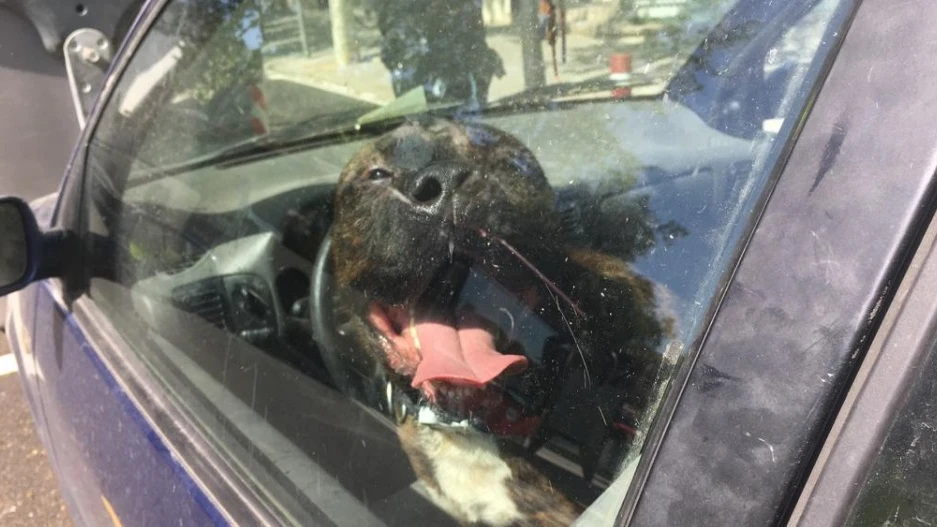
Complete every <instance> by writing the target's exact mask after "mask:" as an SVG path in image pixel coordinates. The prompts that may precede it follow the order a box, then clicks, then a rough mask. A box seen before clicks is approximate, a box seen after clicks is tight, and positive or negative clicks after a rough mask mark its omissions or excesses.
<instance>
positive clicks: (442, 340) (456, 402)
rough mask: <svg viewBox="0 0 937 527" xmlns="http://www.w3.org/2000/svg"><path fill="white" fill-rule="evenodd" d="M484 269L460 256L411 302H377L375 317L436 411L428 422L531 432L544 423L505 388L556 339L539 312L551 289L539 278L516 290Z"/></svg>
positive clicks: (400, 365) (393, 353)
mask: <svg viewBox="0 0 937 527" xmlns="http://www.w3.org/2000/svg"><path fill="white" fill-rule="evenodd" d="M478 267H479V266H477V265H474V264H473V261H472V259H464V258H463V259H459V258H456V259H455V261H454V262H453V263H451V264H450V265H448V266H447V267H446V268H444V269H443V270H441V271H440V272H439V274H438V275H437V277H436V279H434V280H433V281H432V285H431V286H430V287H429V289H428V290H427V291H426V292H424V293H423V294H422V295H419V296H418V297H417V299H416V300H414V301H412V302H411V303H410V304H409V305H387V304H384V303H381V302H380V301H372V302H371V303H370V304H369V306H368V318H369V321H370V322H371V324H372V326H373V327H374V328H375V329H377V331H378V332H379V333H380V334H381V335H382V337H383V338H384V351H385V353H386V354H387V360H388V364H389V366H390V367H391V368H393V369H394V371H396V372H397V373H398V374H400V375H402V376H404V377H406V378H408V379H409V381H410V387H411V388H413V389H415V390H418V391H419V393H420V396H421V404H423V405H424V406H425V407H428V408H429V410H425V409H423V408H420V409H419V412H422V413H423V415H420V416H418V417H420V419H421V421H430V422H434V421H435V423H431V424H445V423H450V422H460V423H461V422H464V421H467V422H469V423H471V424H472V425H473V426H476V427H481V428H485V429H487V430H490V431H492V432H494V433H496V434H499V435H529V434H530V433H532V431H533V429H534V428H535V427H536V425H537V423H538V422H539V418H538V417H537V416H536V415H535V412H533V413H532V412H531V409H530V408H529V407H528V406H527V405H526V404H525V403H523V402H521V401H519V400H518V398H517V397H516V396H514V395H512V393H511V391H510V390H507V389H505V385H506V384H507V383H506V381H507V380H509V379H510V378H512V377H514V376H517V375H518V374H521V373H524V372H525V371H526V370H528V368H532V367H534V368H535V367H537V366H538V363H539V362H540V361H541V360H542V357H541V354H542V350H543V348H544V346H545V342H546V340H547V339H548V338H550V337H551V336H553V335H555V332H554V331H553V329H552V327H551V326H550V325H548V324H547V323H545V322H544V321H543V320H542V319H541V317H540V316H538V315H537V313H536V310H535V309H534V307H535V305H537V303H538V302H539V296H541V295H542V289H543V286H542V284H539V280H538V279H536V278H534V279H531V280H529V281H527V284H526V285H522V286H521V287H518V286H517V284H511V285H512V287H511V288H509V287H507V286H505V285H503V284H501V283H499V281H498V280H495V279H493V278H491V276H490V275H488V274H486V273H485V272H484V271H480V270H479V269H478ZM430 411H431V412H432V415H430V414H429V413H428V412H430ZM443 422H445V423H443Z"/></svg>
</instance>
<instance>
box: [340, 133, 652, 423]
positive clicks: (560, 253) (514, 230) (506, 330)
mask: <svg viewBox="0 0 937 527" xmlns="http://www.w3.org/2000/svg"><path fill="white" fill-rule="evenodd" d="M553 200H554V198H553V193H552V190H551V188H550V186H549V184H548V182H547V180H546V178H545V177H544V174H543V170H542V169H541V167H540V165H539V164H538V162H537V160H536V159H535V157H534V155H533V154H532V153H531V152H530V151H529V150H528V149H527V148H526V147H525V146H524V145H523V144H521V143H520V142H519V141H518V140H517V139H515V138H514V137H512V136H510V135H508V134H506V133H504V132H501V131H498V130H496V129H494V128H491V127H488V126H484V125H480V124H455V123H452V122H449V121H443V120H432V121H424V122H411V123H407V124H405V125H403V126H402V127H400V128H398V129H397V130H395V131H393V132H391V133H389V134H387V135H385V136H383V137H381V138H379V139H378V140H377V141H375V142H374V143H372V144H370V145H369V146H367V147H365V148H364V149H362V150H361V151H359V152H358V154H357V155H355V156H354V158H353V159H352V160H351V161H350V162H349V163H348V165H347V166H346V168H345V169H344V171H343V173H342V175H341V178H340V180H339V184H338V188H337V191H336V199H335V210H334V223H333V230H332V257H333V266H334V272H335V279H336V282H337V285H338V287H339V289H340V290H351V291H355V292H357V293H360V294H358V295H357V298H359V301H357V302H351V301H347V297H346V301H345V305H344V308H345V310H346V311H350V312H351V314H352V316H353V317H354V318H355V319H356V320H357V321H358V322H359V324H358V325H357V326H355V328H354V329H353V331H354V332H358V333H361V334H360V335H357V337H358V340H359V342H360V343H361V344H362V345H361V346H360V347H362V348H364V349H365V351H367V352H368V353H370V354H371V355H373V358H374V359H375V360H376V361H377V362H378V363H379V364H381V365H382V366H383V367H384V369H385V371H386V372H387V373H388V374H389V376H390V377H393V378H395V379H396V380H397V381H400V382H401V384H408V385H409V386H410V387H411V388H412V389H414V390H419V391H420V392H421V394H422V396H423V398H424V399H425V400H426V401H429V402H430V403H431V404H432V405H434V406H435V407H437V408H441V409H442V410H444V411H445V412H447V413H449V414H450V415H456V416H467V415H471V416H473V417H474V418H476V419H477V418H479V417H481V418H482V419H487V421H488V422H486V423H485V424H486V425H488V426H489V428H492V427H491V421H492V420H494V419H493V418H486V417H485V415H486V413H487V414H489V417H490V415H492V414H494V413H498V412H502V413H503V412H505V406H504V403H503V398H504V396H503V394H502V393H501V390H500V389H496V388H493V387H492V385H491V383H492V382H493V381H495V382H499V381H500V380H504V379H506V378H508V377H512V376H514V375H517V374H523V375H520V376H519V377H515V378H514V379H515V380H517V379H523V383H526V384H527V385H530V384H531V383H532V384H535V385H539V388H538V389H539V391H540V393H543V392H545V391H548V390H549V388H550V387H549V384H550V382H551V381H550V380H549V379H545V378H544V377H543V375H541V373H542V371H543V370H549V369H550V367H551V366H549V365H548V363H549V362H550V360H551V359H550V357H549V356H550V355H552V354H553V352H552V351H551V350H552V349H554V348H551V345H553V344H554V343H555V342H556V341H557V340H563V339H564V338H565V339H567V340H570V339H569V337H571V336H572V333H573V331H576V332H580V330H582V331H581V332H580V333H579V335H580V337H581V340H582V343H584V342H585V340H587V339H589V334H590V330H589V328H588V326H587V325H583V324H579V322H581V321H582V320H584V317H581V315H582V312H581V311H580V308H579V306H578V305H577V303H576V302H575V301H574V300H572V299H571V298H570V296H569V295H567V294H566V293H567V292H570V294H573V292H578V293H581V292H583V291H586V290H589V291H591V292H592V293H595V294H594V295H592V296H590V297H588V298H587V299H586V300H585V301H588V302H590V303H591V304H593V305H592V306H591V307H592V308H593V309H594V310H595V311H596V313H597V316H596V317H593V320H599V321H601V319H602V317H603V316H604V315H602V313H605V312H608V313H611V312H612V311H615V312H616V316H618V314H623V315H624V316H632V315H633V313H632V312H628V310H627V308H624V307H622V306H629V305H632V306H634V305H638V303H636V302H635V301H634V299H635V298H638V297H639V296H640V295H645V296H646V297H647V298H650V297H651V296H652V293H651V292H650V291H649V289H650V284H649V283H647V282H646V281H642V280H641V279H638V278H637V277H635V276H633V275H632V274H631V273H630V269H628V268H627V266H625V264H623V263H621V262H619V261H617V260H614V259H610V258H605V257H602V256H600V255H597V254H595V253H590V252H588V251H575V250H573V251H570V250H569V249H568V247H565V246H564V245H563V241H562V236H561V235H560V233H561V228H560V227H559V224H560V223H561V222H560V221H559V219H558V217H557V213H556V212H555V208H554V203H553ZM616 273H617V274H616ZM583 277H586V278H583ZM610 277H611V278H610ZM610 279H612V280H617V283H618V284H619V285H620V287H617V286H614V284H613V285H612V286H609V284H608V283H609V280H610ZM590 280H591V282H590ZM557 284H559V285H557ZM616 287H617V288H616ZM623 295H627V296H628V298H627V299H623ZM339 296H341V295H339ZM360 299H364V300H360ZM639 300H640V301H641V302H643V300H641V299H639ZM645 307H647V304H646V303H641V304H640V305H638V307H637V308H635V311H641V310H643V309H644V308H645ZM551 317H552V318H551ZM633 318H635V319H640V317H633ZM547 319H549V320H548V321H547V322H544V320H547ZM641 320H643V319H641ZM605 322H607V321H605ZM607 325H608V326H613V325H615V324H614V323H613V324H607ZM556 328H559V329H556ZM571 340H574V341H575V340H576V337H572V339H571ZM579 344H580V342H576V343H575V346H576V348H579V349H576V352H575V356H576V357H577V360H578V358H579V357H581V358H582V361H583V362H585V361H586V355H588V351H586V353H585V354H584V353H583V349H581V348H580V347H579ZM608 347H610V348H611V349H615V350H617V349H621V348H622V345H621V343H620V342H618V343H610V344H608ZM531 352H533V354H531ZM566 352H567V353H568V352H569V349H566ZM534 355H536V356H534ZM556 355H557V356H559V355H562V350H560V351H558V352H557V353H556ZM560 361H562V359H560ZM556 362H557V361H553V363H552V364H553V365H555V363H556ZM587 368H588V367H587ZM534 373H537V375H534ZM518 382H520V381H518ZM524 390H526V391H527V393H530V390H529V389H526V388H525V389H524ZM523 419H524V418H523V417H521V419H520V420H521V421H523ZM510 420H511V421H512V422H515V424H516V422H517V421H518V418H517V416H513V417H512V418H511V419H510Z"/></svg>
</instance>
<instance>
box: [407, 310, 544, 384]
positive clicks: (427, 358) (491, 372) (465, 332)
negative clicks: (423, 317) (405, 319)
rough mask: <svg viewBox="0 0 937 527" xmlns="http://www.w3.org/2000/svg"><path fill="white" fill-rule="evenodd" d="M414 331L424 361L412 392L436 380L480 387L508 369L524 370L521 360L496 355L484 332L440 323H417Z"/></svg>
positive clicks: (511, 356) (524, 366)
mask: <svg viewBox="0 0 937 527" xmlns="http://www.w3.org/2000/svg"><path fill="white" fill-rule="evenodd" d="M415 327H416V333H417V337H418V338H419V340H420V352H421V353H422V355H423V359H422V361H421V362H420V364H419V366H417V368H416V372H415V373H414V375H413V382H412V386H413V387H414V388H419V387H420V386H421V385H422V384H423V383H424V382H426V381H436V380H441V381H448V382H455V383H459V384H471V385H475V386H483V385H485V384H487V383H488V382H490V381H491V380H492V379H494V378H495V377H497V376H498V375H501V374H502V373H504V372H505V371H507V370H508V369H511V370H512V371H514V370H523V369H524V368H526V367H527V358H526V357H524V356H521V355H502V354H500V353H498V352H497V350H495V348H494V340H493V339H492V337H491V334H490V333H488V332H487V331H485V330H484V329H481V328H476V327H470V328H457V327H455V326H451V325H448V324H444V323H441V322H416V324H415Z"/></svg>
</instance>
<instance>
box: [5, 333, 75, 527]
mask: <svg viewBox="0 0 937 527" xmlns="http://www.w3.org/2000/svg"><path fill="white" fill-rule="evenodd" d="M8 353H10V349H9V347H8V345H7V340H6V335H5V334H3V333H2V332H0V357H2V356H4V355H6V354H8ZM0 408H2V409H3V410H2V411H0V525H3V526H5V527H18V526H35V525H44V526H49V527H58V526H62V527H66V526H70V525H72V520H71V517H70V516H69V514H68V510H67V509H66V507H65V502H64V501H62V497H61V494H60V492H59V487H58V482H57V481H56V479H55V475H54V474H53V473H52V467H51V466H50V465H49V458H48V456H47V455H46V452H45V450H44V449H43V448H42V444H41V443H40V442H39V437H38V436H37V435H36V428H35V425H34V424H33V418H32V415H30V413H29V407H28V406H27V405H26V400H25V399H24V397H23V388H22V386H21V384H20V379H19V374H18V373H16V372H13V373H4V374H2V375H0Z"/></svg>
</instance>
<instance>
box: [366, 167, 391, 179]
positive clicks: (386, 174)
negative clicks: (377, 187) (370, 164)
mask: <svg viewBox="0 0 937 527" xmlns="http://www.w3.org/2000/svg"><path fill="white" fill-rule="evenodd" d="M391 177H393V174H392V173H391V172H390V171H389V170H384V169H383V168H372V169H371V170H369V171H368V179H369V180H371V181H380V180H382V179H389V178H391Z"/></svg>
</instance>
